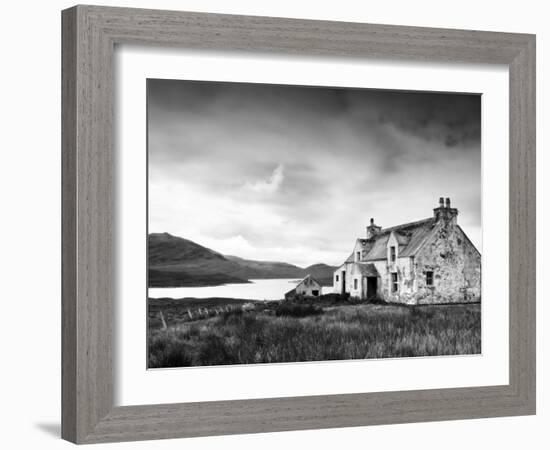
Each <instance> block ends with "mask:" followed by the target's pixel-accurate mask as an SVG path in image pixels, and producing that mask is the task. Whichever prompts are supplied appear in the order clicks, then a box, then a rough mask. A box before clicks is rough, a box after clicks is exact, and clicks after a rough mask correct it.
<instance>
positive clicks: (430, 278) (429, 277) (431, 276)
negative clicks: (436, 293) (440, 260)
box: [426, 270, 434, 286]
mask: <svg viewBox="0 0 550 450" xmlns="http://www.w3.org/2000/svg"><path fill="white" fill-rule="evenodd" d="M433 285H434V273H433V272H432V271H431V270H429V271H427V272H426V286H433Z"/></svg>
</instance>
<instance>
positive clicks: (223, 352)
mask: <svg viewBox="0 0 550 450" xmlns="http://www.w3.org/2000/svg"><path fill="white" fill-rule="evenodd" d="M148 314H149V333H148V348H149V360H148V366H149V367H150V368H160V367H182V366H211V365H224V364H252V363H277V362H297V361H326V360H345V359H364V358H391V357H412V356H435V355H457V354H478V353H480V352H481V308H480V305H479V304H463V305H462V304H461V305H437V306H435V305H430V306H401V305H390V304H371V303H353V302H350V301H349V300H344V299H339V298H338V297H335V296H327V298H324V299H322V300H321V301H316V302H315V303H307V302H306V303H303V302H302V303H297V302H295V303H289V302H282V301H281V302H277V301H275V302H251V301H248V300H245V299H225V300H224V299H186V300H170V299H161V300H150V301H149V312H148Z"/></svg>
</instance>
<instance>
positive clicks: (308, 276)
mask: <svg viewBox="0 0 550 450" xmlns="http://www.w3.org/2000/svg"><path fill="white" fill-rule="evenodd" d="M307 279H310V280H311V281H313V282H315V283H317V284H318V285H319V286H321V283H319V282H318V281H317V280H316V279H315V278H313V277H312V276H311V275H306V277H305V278H303V279H302V280H301V281H300V282H299V283H297V284H296V287H295V288H293V289H291V290H290V291H288V292H287V293H286V294H285V295H291V294H295V293H296V288H297V287H298V286H300V285H301V284H302V283H303V282H304V281H306V280H307Z"/></svg>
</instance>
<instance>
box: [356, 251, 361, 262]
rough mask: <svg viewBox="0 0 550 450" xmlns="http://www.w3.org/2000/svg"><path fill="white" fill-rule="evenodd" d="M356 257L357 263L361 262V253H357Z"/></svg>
mask: <svg viewBox="0 0 550 450" xmlns="http://www.w3.org/2000/svg"><path fill="white" fill-rule="evenodd" d="M356 255H357V261H361V252H357V253H356Z"/></svg>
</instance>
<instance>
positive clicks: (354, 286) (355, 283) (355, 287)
mask: <svg viewBox="0 0 550 450" xmlns="http://www.w3.org/2000/svg"><path fill="white" fill-rule="evenodd" d="M353 289H357V278H354V279H353Z"/></svg>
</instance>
